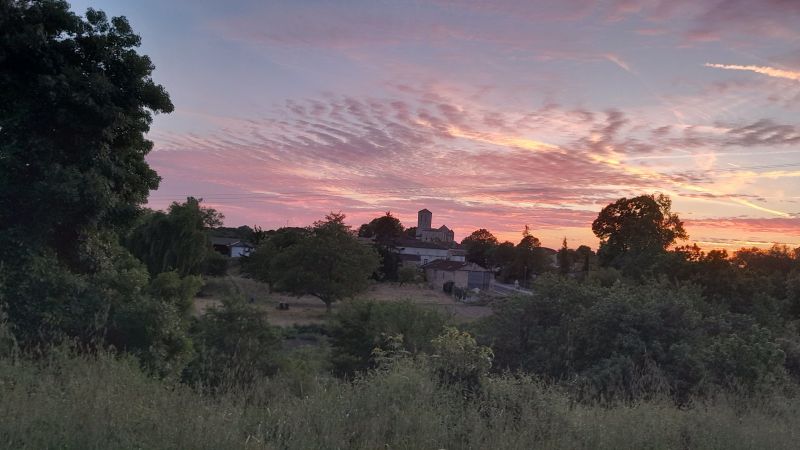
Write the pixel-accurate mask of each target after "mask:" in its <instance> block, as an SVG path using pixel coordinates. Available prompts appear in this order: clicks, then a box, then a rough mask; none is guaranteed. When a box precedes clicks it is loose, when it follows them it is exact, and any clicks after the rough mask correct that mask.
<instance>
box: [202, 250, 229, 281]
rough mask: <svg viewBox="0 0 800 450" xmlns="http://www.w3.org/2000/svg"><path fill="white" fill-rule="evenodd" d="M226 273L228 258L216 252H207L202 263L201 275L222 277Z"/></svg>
mask: <svg viewBox="0 0 800 450" xmlns="http://www.w3.org/2000/svg"><path fill="white" fill-rule="evenodd" d="M227 273H228V258H227V257H225V256H224V255H222V254H220V253H219V252H216V251H213V250H211V251H209V252H208V256H206V259H205V261H203V275H208V276H211V277H223V276H225V274H227Z"/></svg>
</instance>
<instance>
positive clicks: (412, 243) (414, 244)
mask: <svg viewBox="0 0 800 450" xmlns="http://www.w3.org/2000/svg"><path fill="white" fill-rule="evenodd" d="M394 246H395V247H398V248H400V247H409V248H431V249H435V250H447V247H443V246H441V245H439V244H437V243H435V242H427V241H419V240H416V239H401V240H398V241H395V243H394Z"/></svg>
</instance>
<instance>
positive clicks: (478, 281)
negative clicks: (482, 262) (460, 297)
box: [422, 259, 494, 291]
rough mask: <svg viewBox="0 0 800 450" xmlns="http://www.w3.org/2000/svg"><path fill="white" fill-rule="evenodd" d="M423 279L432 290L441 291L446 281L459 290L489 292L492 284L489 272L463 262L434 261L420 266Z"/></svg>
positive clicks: (492, 278)
mask: <svg viewBox="0 0 800 450" xmlns="http://www.w3.org/2000/svg"><path fill="white" fill-rule="evenodd" d="M422 269H423V270H425V277H426V279H427V280H428V283H430V285H431V286H432V287H433V288H434V289H442V288H443V287H444V284H445V283H447V282H448V281H452V282H453V286H455V287H459V288H461V289H476V288H477V289H480V290H484V291H485V290H489V289H491V287H492V285H493V284H494V274H493V273H492V271H491V270H489V269H486V268H483V267H481V266H479V265H477V264H475V263H471V262H465V261H447V260H441V259H439V260H436V261H433V262H430V263H428V264H425V265H424V266H422Z"/></svg>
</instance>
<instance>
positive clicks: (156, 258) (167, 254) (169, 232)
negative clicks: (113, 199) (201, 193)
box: [126, 197, 224, 276]
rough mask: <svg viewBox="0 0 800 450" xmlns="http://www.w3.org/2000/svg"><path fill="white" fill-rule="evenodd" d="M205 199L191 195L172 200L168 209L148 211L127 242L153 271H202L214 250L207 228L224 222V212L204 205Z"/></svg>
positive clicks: (183, 272) (181, 272)
mask: <svg viewBox="0 0 800 450" xmlns="http://www.w3.org/2000/svg"><path fill="white" fill-rule="evenodd" d="M201 202H202V199H199V200H198V199H196V198H194V197H189V198H187V199H186V202H184V203H178V202H173V203H172V204H171V205H170V206H169V209H168V211H167V212H166V213H165V212H162V211H156V212H151V213H149V214H147V215H145V216H144V217H143V218H142V220H141V221H140V223H139V225H138V226H137V227H135V228H134V229H133V231H132V232H131V233H130V235H129V236H128V238H127V239H126V241H127V242H126V245H127V247H128V248H129V249H130V250H131V252H132V253H133V254H134V255H135V256H136V257H137V258H139V259H140V260H142V262H144V263H145V264H146V265H147V268H148V269H149V270H150V273H151V274H158V273H160V272H167V271H171V270H176V271H177V272H178V273H179V274H181V275H183V276H185V275H192V274H198V273H200V271H201V269H202V267H203V263H204V262H205V261H206V259H207V258H208V257H209V255H210V253H211V252H212V251H213V250H212V249H211V244H210V242H209V239H208V230H210V229H211V228H213V227H217V226H220V225H222V220H223V218H224V217H223V215H222V214H220V213H219V212H217V211H216V210H214V209H212V208H206V207H203V206H201V204H200V203H201Z"/></svg>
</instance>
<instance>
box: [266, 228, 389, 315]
mask: <svg viewBox="0 0 800 450" xmlns="http://www.w3.org/2000/svg"><path fill="white" fill-rule="evenodd" d="M378 262H379V261H378V255H377V254H376V253H375V251H374V250H373V249H372V248H370V247H367V246H364V245H362V244H361V243H360V242H358V240H357V239H356V238H355V236H354V234H353V233H352V232H351V230H350V228H349V227H348V226H346V225H345V224H344V215H343V214H334V213H331V214H330V215H328V216H326V218H325V220H323V221H318V222H315V223H314V226H313V227H312V228H311V230H310V232H309V235H308V236H307V237H305V238H303V239H301V240H300V241H299V242H297V243H296V244H294V245H290V246H288V247H286V248H285V249H283V250H282V251H279V252H277V254H276V255H275V256H274V257H273V258H272V260H271V261H270V279H271V280H272V281H273V283H274V285H273V288H274V289H276V290H278V291H284V292H289V293H292V294H294V295H298V296H300V295H313V296H315V297H317V298H319V299H320V300H322V301H323V302H324V303H325V306H326V307H327V308H328V310H330V308H331V305H332V304H333V303H334V302H336V301H338V300H342V299H344V298H348V297H352V296H354V295H355V294H357V293H359V292H361V291H363V290H364V289H366V287H367V282H368V280H369V277H370V276H371V275H372V273H373V272H374V271H375V270H376V269H377V267H378Z"/></svg>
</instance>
